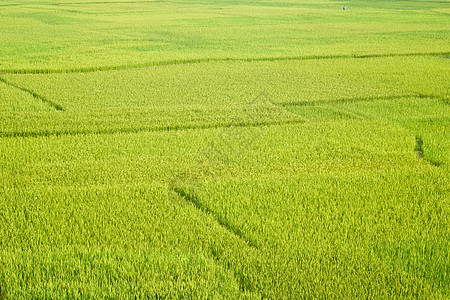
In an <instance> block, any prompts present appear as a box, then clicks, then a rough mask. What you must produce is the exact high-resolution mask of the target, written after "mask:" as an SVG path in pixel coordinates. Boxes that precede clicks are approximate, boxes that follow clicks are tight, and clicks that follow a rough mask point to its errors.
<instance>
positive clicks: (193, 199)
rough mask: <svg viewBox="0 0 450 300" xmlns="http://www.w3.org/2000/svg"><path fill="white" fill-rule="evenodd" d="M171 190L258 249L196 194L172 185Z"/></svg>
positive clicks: (256, 247)
mask: <svg viewBox="0 0 450 300" xmlns="http://www.w3.org/2000/svg"><path fill="white" fill-rule="evenodd" d="M172 191H174V192H175V193H176V194H177V195H178V196H180V197H181V198H183V199H184V200H186V201H187V202H190V203H192V205H194V206H195V208H197V209H198V210H200V211H202V212H203V213H205V214H208V215H210V216H212V217H213V218H214V220H216V221H217V223H219V225H220V226H222V227H224V228H225V229H226V230H227V231H229V232H230V233H232V234H233V235H234V236H236V237H237V238H239V239H240V240H242V241H244V242H245V243H246V244H247V245H248V246H249V247H252V248H255V249H258V246H257V245H256V243H255V242H254V241H252V240H251V239H249V238H248V237H246V236H245V235H244V234H243V233H242V231H241V230H240V229H239V228H237V227H236V226H234V225H232V224H230V223H229V222H227V221H226V220H225V219H224V218H222V217H220V216H219V215H218V214H217V213H216V212H214V211H213V210H212V209H211V208H209V207H208V206H207V205H205V204H203V203H202V202H201V201H200V200H199V199H198V197H197V196H196V195H194V194H192V193H190V192H189V191H186V190H185V189H183V188H180V187H172Z"/></svg>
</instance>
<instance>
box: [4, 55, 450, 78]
mask: <svg viewBox="0 0 450 300" xmlns="http://www.w3.org/2000/svg"><path fill="white" fill-rule="evenodd" d="M448 55H450V52H423V53H422V52H420V53H387V54H362V55H310V56H281V57H247V58H226V57H225V58H199V59H183V60H168V61H159V62H147V63H142V64H135V65H119V66H98V67H86V68H73V69H6V70H0V75H5V74H58V73H89V72H101V71H114V70H132V69H140V68H151V67H158V66H171V65H186V64H197V63H210V62H261V61H296V60H320V59H351V58H354V59H366V58H383V57H413V56H438V57H440V56H448Z"/></svg>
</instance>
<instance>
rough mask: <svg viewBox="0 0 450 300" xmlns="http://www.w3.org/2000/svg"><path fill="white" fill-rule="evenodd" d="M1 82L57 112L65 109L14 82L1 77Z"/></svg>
mask: <svg viewBox="0 0 450 300" xmlns="http://www.w3.org/2000/svg"><path fill="white" fill-rule="evenodd" d="M0 82H3V83H4V84H6V85H9V86H11V87H13V88H15V89H18V90H21V91H22V92H25V93H28V94H30V95H31V96H33V98H35V99H38V100H40V101H42V102H44V103H46V104H48V105H50V106H51V107H53V108H54V109H55V110H57V111H64V108H63V107H62V106H61V105H59V104H58V103H56V102H53V101H51V100H48V99H47V98H45V97H44V96H41V95H39V94H38V93H36V92H34V91H32V90H30V89H27V88H24V87H21V86H19V85H17V84H15V83H12V82H10V81H8V80H6V79H4V78H3V77H0Z"/></svg>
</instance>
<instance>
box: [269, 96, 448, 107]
mask: <svg viewBox="0 0 450 300" xmlns="http://www.w3.org/2000/svg"><path fill="white" fill-rule="evenodd" d="M414 97H416V98H421V99H437V100H440V101H443V102H446V101H447V100H445V99H442V98H441V97H438V96H436V95H424V94H416V93H411V94H403V95H386V96H370V97H350V98H338V99H328V100H316V101H289V102H280V103H277V104H278V105H280V106H284V107H289V106H316V105H328V104H346V103H357V102H375V101H380V100H386V101H389V100H400V99H408V98H414ZM447 102H448V101H447Z"/></svg>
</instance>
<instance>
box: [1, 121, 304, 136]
mask: <svg viewBox="0 0 450 300" xmlns="http://www.w3.org/2000/svg"><path fill="white" fill-rule="evenodd" d="M305 122H306V120H303V119H301V120H300V119H297V120H285V121H274V122H251V123H226V124H206V125H174V126H170V125H169V126H161V127H142V128H118V129H109V130H108V129H105V130H78V131H77V130H74V131H71V130H67V131H64V130H60V131H57V130H55V131H50V130H48V131H46V130H42V131H21V132H1V131H0V138H20V137H24V138H25V137H47V136H75V135H101V134H118V133H139V132H160V131H181V130H191V129H217V128H231V127H263V126H277V125H289V124H303V123H305Z"/></svg>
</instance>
